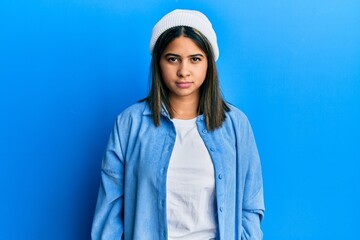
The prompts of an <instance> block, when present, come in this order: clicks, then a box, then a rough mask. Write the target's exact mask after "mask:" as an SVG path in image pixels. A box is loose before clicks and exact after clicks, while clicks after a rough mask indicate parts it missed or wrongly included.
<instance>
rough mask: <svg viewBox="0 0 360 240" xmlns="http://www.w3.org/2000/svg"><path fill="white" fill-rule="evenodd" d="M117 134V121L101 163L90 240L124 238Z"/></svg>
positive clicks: (121, 181)
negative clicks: (99, 181)
mask: <svg viewBox="0 0 360 240" xmlns="http://www.w3.org/2000/svg"><path fill="white" fill-rule="evenodd" d="M118 130H119V129H118V121H117V123H116V124H115V126H114V129H113V131H112V133H111V135H110V139H109V142H108V146H107V148H106V152H105V155H104V158H103V161H102V167H101V183H100V189H99V195H98V199H97V204H96V210H95V216H94V220H93V225H92V230H91V239H92V240H100V239H122V238H123V232H124V223H123V219H124V217H123V213H124V206H123V205H124V200H123V195H124V192H123V187H124V186H123V183H124V177H123V176H124V163H123V161H124V160H123V153H122V151H121V148H120V142H119V141H120V140H119V131H118Z"/></svg>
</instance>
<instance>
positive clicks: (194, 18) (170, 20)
mask: <svg viewBox="0 0 360 240" xmlns="http://www.w3.org/2000/svg"><path fill="white" fill-rule="evenodd" d="M177 26H187V27H192V28H195V29H196V30H198V31H200V32H201V33H202V34H203V35H204V36H205V37H206V38H207V39H208V40H209V42H210V44H211V46H212V49H213V52H214V59H215V61H216V60H217V59H218V58H219V48H218V45H217V40H216V33H215V31H214V29H213V28H212V25H211V22H210V21H209V19H208V18H207V17H206V16H205V15H204V14H203V13H201V12H199V11H195V10H184V9H176V10H174V11H172V12H170V13H168V14H166V15H165V16H164V17H162V18H161V19H160V21H159V22H157V23H156V25H155V26H154V28H153V30H152V34H151V40H150V53H151V54H152V53H153V49H154V46H155V43H156V41H157V40H158V38H159V37H160V35H161V34H162V33H163V32H165V31H166V30H168V29H170V28H172V27H177Z"/></svg>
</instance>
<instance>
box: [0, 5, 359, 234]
mask: <svg viewBox="0 0 360 240" xmlns="http://www.w3.org/2000/svg"><path fill="white" fill-rule="evenodd" d="M175 8H189V9H198V10H200V11H202V12H204V13H205V14H206V15H207V16H208V17H209V18H210V19H211V21H212V23H213V26H214V28H215V30H216V32H217V35H218V41H219V47H220V58H219V61H218V70H219V73H220V80H221V86H222V90H223V93H224V96H225V97H226V99H227V100H228V101H230V102H231V103H233V104H235V105H236V106H238V107H239V108H240V109H242V110H243V111H244V112H245V113H246V114H247V116H248V117H249V119H250V122H251V123H252V127H253V130H254V133H255V137H256V140H257V144H258V148H259V152H260V156H261V159H262V167H263V177H264V187H265V203H266V212H265V219H264V222H263V224H262V228H263V231H264V239H267V240H293V239H294V240H295V239H299V240H304V239H306V240H312V239H314V240H315V239H316V240H319V239H326V240H329V239H356V238H357V235H358V229H357V228H358V226H359V223H360V221H359V214H360V207H359V203H360V146H359V145H360V144H359V142H360V141H359V135H360V126H359V123H360V110H359V109H360V107H359V105H360V92H359V90H360V2H359V1H356V0H328V1H321V0H320V1H310V0H291V1H265V0H257V1H246V0H242V1H235V0H228V1H212V0H211V1H205V0H195V1H194V0H155V1H130V0H105V1H100V0H91V1H85V0H66V1H64V0H61V1H60V0H32V1H25V0H15V1H1V3H0V164H1V165H0V179H1V181H0V184H1V185H0V191H1V195H0V239H34V240H42V239H44V240H48V239H59V240H60V239H61V240H63V239H66V240H72V239H74V240H75V239H90V229H91V222H92V217H93V213H94V208H95V203H96V197H97V193H98V187H99V181H100V163H101V158H102V154H103V151H104V148H105V145H106V142H107V139H108V136H109V133H110V130H111V129H112V125H113V123H114V120H115V117H116V115H117V114H118V113H120V112H121V111H122V110H123V109H124V108H125V107H126V106H129V105H131V104H133V103H135V102H136V101H137V100H139V99H141V98H143V97H145V96H146V94H147V91H148V87H149V83H148V70H149V63H150V54H149V47H148V45H149V38H150V34H151V30H152V27H153V25H154V24H155V23H156V22H157V20H159V18H160V17H161V16H162V15H164V14H165V13H167V12H169V11H170V10H173V9H175Z"/></svg>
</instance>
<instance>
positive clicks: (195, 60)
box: [192, 57, 201, 62]
mask: <svg viewBox="0 0 360 240" xmlns="http://www.w3.org/2000/svg"><path fill="white" fill-rule="evenodd" d="M192 61H193V62H200V61H201V59H200V58H198V57H193V58H192Z"/></svg>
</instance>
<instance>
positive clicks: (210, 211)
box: [166, 118, 217, 240]
mask: <svg viewBox="0 0 360 240" xmlns="http://www.w3.org/2000/svg"><path fill="white" fill-rule="evenodd" d="M173 122H174V125H175V128H176V141H175V146H174V150H173V152H172V155H171V158H170V163H169V168H168V173H167V184H166V194H167V197H166V210H167V223H168V239H169V240H175V239H176V240H180V239H181V240H190V239H191V240H197V239H199V240H204V239H206V240H207V239H215V237H216V228H217V220H216V218H217V215H216V199H215V196H216V195H215V175H214V166H213V163H212V160H211V158H210V155H209V152H208V151H207V149H206V146H205V144H204V142H203V140H202V139H201V137H200V134H199V132H198V130H197V127H196V118H194V119H190V120H180V119H173Z"/></svg>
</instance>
